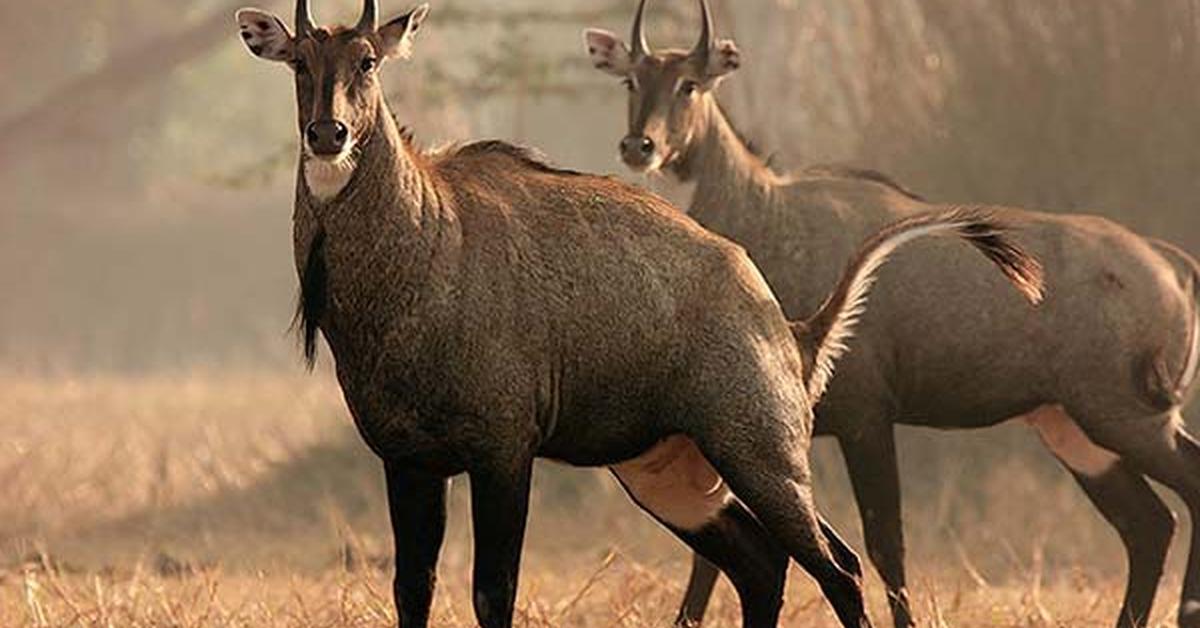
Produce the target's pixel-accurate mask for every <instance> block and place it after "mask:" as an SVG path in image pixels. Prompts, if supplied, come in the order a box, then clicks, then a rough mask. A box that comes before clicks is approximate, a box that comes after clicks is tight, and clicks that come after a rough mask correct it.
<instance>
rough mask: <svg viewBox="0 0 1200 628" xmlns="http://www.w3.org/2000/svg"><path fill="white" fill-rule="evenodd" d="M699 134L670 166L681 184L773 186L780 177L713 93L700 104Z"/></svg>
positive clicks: (696, 133) (706, 95)
mask: <svg viewBox="0 0 1200 628" xmlns="http://www.w3.org/2000/svg"><path fill="white" fill-rule="evenodd" d="M700 107H701V111H700V119H699V121H698V122H697V124H696V126H697V131H696V132H695V133H694V136H693V138H692V141H691V142H690V144H691V147H690V149H689V150H688V151H687V152H686V153H685V154H683V155H681V156H680V158H679V159H678V160H677V161H676V162H675V163H674V164H672V165H671V167H670V170H671V172H672V173H673V174H674V175H675V176H676V177H678V178H679V179H680V180H681V181H684V182H689V181H697V182H698V184H699V185H701V186H705V185H708V184H715V185H724V186H728V185H735V186H737V187H738V188H741V187H743V186H745V185H757V186H772V185H777V184H779V183H780V181H781V178H780V176H779V175H777V174H776V173H775V172H774V171H772V170H771V168H770V166H768V165H767V163H766V162H765V161H764V160H763V159H762V158H761V157H759V156H758V155H757V154H756V153H755V152H754V150H753V149H752V148H751V147H750V146H749V145H748V144H747V143H746V141H745V140H744V139H743V138H742V136H741V134H739V133H738V132H737V130H736V129H735V128H734V126H733V124H732V123H731V122H730V121H729V117H728V116H727V115H726V114H725V111H724V110H723V109H721V106H720V104H718V103H717V99H716V97H715V96H713V94H712V93H708V94H705V95H704V97H703V102H702V103H701V104H700Z"/></svg>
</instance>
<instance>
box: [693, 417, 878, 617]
mask: <svg viewBox="0 0 1200 628" xmlns="http://www.w3.org/2000/svg"><path fill="white" fill-rule="evenodd" d="M787 420H788V419H787V418H786V417H780V418H775V417H768V418H765V419H763V420H760V421H750V422H746V421H742V422H739V423H740V424H739V425H737V426H735V427H734V429H721V430H719V433H713V434H710V435H707V436H706V437H703V438H701V439H700V441H699V444H700V447H701V449H702V450H703V451H704V454H705V455H706V456H707V457H708V458H709V459H710V460H712V462H713V464H714V465H715V466H716V468H717V470H718V471H719V472H720V474H721V477H723V478H725V480H726V481H728V482H729V486H730V488H732V489H733V492H734V494H735V495H737V497H738V498H739V499H741V500H742V501H743V502H745V504H746V505H747V507H749V508H750V510H751V511H753V512H754V513H755V515H757V516H758V519H759V520H760V521H761V522H762V524H763V525H764V526H765V527H766V529H767V530H768V531H769V532H770V534H771V536H773V537H774V538H775V539H776V540H778V542H779V543H780V544H781V545H783V547H784V549H785V550H786V551H787V552H788V554H790V555H791V556H792V558H794V559H795V560H796V562H798V563H800V566H801V567H803V568H804V569H805V571H807V572H808V573H809V574H810V575H811V576H812V577H813V578H814V579H815V580H816V581H817V583H818V584H819V585H820V587H821V590H822V592H823V593H824V594H825V597H826V598H827V599H828V600H829V602H830V604H831V605H832V606H833V608H834V611H835V612H836V613H837V616H838V618H839V619H840V620H841V622H842V624H843V625H844V626H851V627H861V626H869V625H870V622H869V620H868V619H867V615H866V611H865V609H864V605H863V593H862V585H861V577H862V573H861V571H851V570H847V569H846V568H845V567H854V565H855V564H857V562H858V561H857V558H855V560H853V561H849V560H846V554H847V553H848V554H849V555H853V551H851V550H850V549H849V547H847V546H846V545H845V544H844V543H841V542H840V539H838V542H836V543H834V544H833V545H834V546H835V547H837V549H838V552H837V553H839V554H842V555H843V556H842V557H843V560H842V561H841V562H842V563H848V564H847V565H845V566H843V565H842V564H839V561H838V560H837V557H836V556H835V552H834V550H833V549H832V547H831V543H830V542H829V540H828V539H827V538H826V535H825V534H824V533H823V532H822V530H821V520H820V516H819V515H818V514H817V510H816V506H815V505H814V503H813V498H812V486H811V478H810V475H809V468H808V456H807V449H806V446H807V439H806V438H803V437H798V436H799V434H797V433H794V432H792V431H791V430H790V429H789V428H790V427H795V426H793V425H789V424H788V423H785V421H787ZM830 531H832V530H830Z"/></svg>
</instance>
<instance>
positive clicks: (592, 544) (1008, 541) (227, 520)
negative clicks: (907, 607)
mask: <svg viewBox="0 0 1200 628" xmlns="http://www.w3.org/2000/svg"><path fill="white" fill-rule="evenodd" d="M331 379H332V378H330V377H329V376H328V374H317V375H313V376H303V377H301V376H287V375H267V374H259V373H240V374H216V375H214V374H195V375H185V376H163V377H154V378H148V379H123V378H105V377H99V378H86V379H56V380H39V379H28V378H14V377H9V378H4V379H0V399H3V401H4V403H3V404H0V627H4V628H8V627H10V626H12V627H24V626H32V627H42V626H105V627H107V626H111V627H121V628H123V627H140V626H178V627H181V628H192V627H201V626H213V627H216V626H222V627H224V626H246V627H250V626H255V627H257V626H264V627H275V626H280V627H297V628H300V627H318V626H329V627H334V626H364V627H374V626H390V625H394V621H395V620H394V617H393V613H394V610H393V608H392V604H391V596H390V583H389V580H390V577H391V568H390V562H389V560H390V552H391V542H390V537H389V532H388V528H387V519H386V508H385V507H384V504H383V497H382V490H381V479H380V476H379V471H378V463H377V462H376V461H375V460H374V458H373V457H372V456H371V455H370V454H369V453H368V452H367V450H366V449H365V447H363V446H362V445H361V444H360V443H359V442H358V441H357V438H356V437H355V436H354V435H353V430H352V428H351V427H350V424H349V421H348V419H347V418H346V416H345V410H344V407H343V404H342V402H341V398H340V393H339V391H338V390H337V388H336V386H335V385H334V384H333V383H332V381H331ZM822 446H823V447H825V446H826V445H822ZM828 470H829V467H828V463H826V464H824V465H819V466H818V472H820V473H824V474H826V475H829V473H828ZM984 478H985V479H984V481H983V482H982V484H981V485H980V486H977V487H966V488H963V487H960V486H959V485H958V484H957V483H956V482H953V481H950V479H947V480H945V481H944V482H943V485H944V486H945V487H946V488H944V489H943V490H940V491H937V492H934V493H933V495H934V497H933V498H929V497H927V496H925V495H924V494H923V493H918V495H917V498H918V499H921V500H923V501H922V502H920V503H916V504H910V506H909V510H908V512H909V513H910V514H909V528H910V538H911V539H912V540H913V545H914V547H915V548H917V549H916V551H914V552H913V553H914V557H913V560H912V561H911V563H912V564H911V569H910V572H911V573H912V576H911V582H912V587H911V588H912V594H913V599H914V603H915V605H916V607H917V609H918V612H919V615H920V616H921V617H922V618H923V620H924V622H925V625H930V626H972V627H973V626H1080V627H1083V626H1096V625H1107V624H1110V623H1112V620H1113V618H1114V617H1115V613H1116V611H1117V607H1118V606H1119V604H1120V596H1121V593H1122V590H1123V578H1124V571H1123V569H1120V568H1117V569H1113V568H1112V564H1113V563H1114V562H1116V559H1118V557H1119V552H1120V550H1119V546H1118V545H1117V544H1116V543H1115V540H1108V539H1105V538H1104V537H1103V534H1107V533H1106V532H1103V528H1102V526H1101V527H1100V530H1101V532H1099V533H1097V532H1095V530H1094V528H1096V526H1097V525H1098V524H1097V523H1096V522H1095V521H1093V518H1094V517H1095V516H1094V515H1093V514H1091V513H1090V512H1088V511H1087V510H1086V509H1085V508H1082V509H1081V508H1080V507H1079V505H1078V504H1072V503H1071V502H1069V501H1065V499H1064V498H1063V497H1061V496H1062V495H1070V491H1069V490H1068V489H1069V488H1070V487H1069V486H1068V487H1066V488H1063V487H1062V486H1058V485H1054V486H1053V487H1050V488H1047V486H1046V480H1044V479H1042V478H1041V476H1039V475H1037V473H1036V472H1035V471H1030V470H1024V471H1022V470H1020V466H1019V465H1018V464H1013V465H1008V466H1006V465H997V466H996V470H995V472H994V475H987V476H984ZM838 481H840V480H837V479H836V478H834V479H832V480H831V479H829V478H826V479H825V480H823V483H822V484H823V488H822V489H821V492H823V493H825V495H822V497H823V499H824V502H825V504H826V505H827V506H828V507H829V510H831V511H832V517H833V518H834V519H835V520H837V521H838V525H839V526H840V527H842V528H844V529H846V533H847V536H848V538H851V539H852V540H853V541H854V542H855V545H856V546H859V547H861V545H860V544H859V543H858V538H859V536H858V534H857V532H856V531H855V530H853V529H852V528H853V527H854V526H853V519H852V518H851V517H848V516H847V515H846V508H847V503H848V502H847V499H846V497H845V495H844V494H841V491H842V490H843V489H840V488H838V484H837V482H838ZM464 488H465V483H456V485H455V490H454V491H453V493H452V499H451V503H452V508H451V524H450V533H449V536H448V540H447V544H446V548H445V551H444V554H443V560H442V564H441V569H440V574H441V583H440V589H439V595H438V598H437V602H436V613H435V616H436V619H437V621H436V625H439V626H472V625H474V624H473V614H472V612H471V604H470V599H471V596H470V586H469V573H470V560H471V547H470V526H469V517H468V516H467V514H466V513H467V505H466V501H467V500H466V499H465V496H466V491H465V490H463V489H464ZM1038 491H1041V492H1040V493H1039V492H1038ZM962 495H975V496H980V495H982V496H983V498H984V499H985V500H986V501H990V502H995V503H996V504H997V505H996V507H995V510H992V509H988V510H980V511H978V512H977V513H975V514H973V515H971V516H970V517H968V518H965V519H954V518H953V517H951V515H950V514H947V513H951V512H953V511H955V510H963V509H965V508H963V506H962V504H963V503H967V502H966V501H965V498H964V497H963V496H962ZM1031 495H1032V498H1031ZM1047 495H1050V496H1053V497H1054V498H1053V499H1047V498H1046V496H1047ZM926 501H928V502H930V503H925V502H926ZM1004 510H1007V512H1002V511H1004ZM1039 513H1040V514H1039ZM962 522H965V523H962ZM1048 522H1049V523H1048ZM1088 530H1091V531H1090V532H1088ZM1096 538H1100V539H1101V541H1102V542H1101V543H1100V544H1099V545H1096V546H1093V545H1092V543H1093V541H1094V540H1095V539H1096ZM526 545H527V551H526V555H525V559H524V571H523V574H522V582H521V594H520V600H519V603H518V609H517V613H518V621H517V625H520V626H534V627H549V626H581V627H589V628H590V627H613V626H617V627H620V626H627V627H649V626H669V625H670V623H671V620H672V619H673V618H674V614H675V609H676V605H677V603H678V601H679V599H680V597H681V595H682V587H683V583H684V581H685V576H686V573H687V569H688V565H689V561H688V556H687V553H686V552H685V551H683V550H682V549H681V548H680V546H679V545H678V544H677V543H676V542H675V541H674V540H673V539H671V538H670V537H669V536H668V535H667V534H665V533H664V532H663V531H662V530H660V529H659V528H658V527H657V526H656V525H655V524H653V523H652V522H649V521H648V520H647V519H646V518H645V517H643V516H642V515H641V514H639V513H638V512H637V511H636V509H635V508H633V507H632V506H630V505H629V504H628V502H627V500H626V499H625V498H624V496H623V495H622V494H621V493H620V491H619V490H618V489H616V488H615V487H614V485H613V482H612V481H611V480H610V479H609V478H607V477H606V476H605V474H604V473H603V472H596V471H573V470H567V469H562V468H561V467H552V466H547V467H542V469H541V471H540V472H539V474H538V481H537V482H536V485H535V496H534V505H533V509H532V515H531V520H530V531H529V535H528V539H527V544H526ZM1048 555H1054V556H1057V559H1056V560H1055V561H1053V566H1050V563H1051V562H1052V561H1049V560H1045V557H1046V556H1048ZM1089 555H1094V556H1096V559H1095V560H1094V561H1092V560H1086V561H1081V562H1084V563H1086V564H1078V565H1075V564H1063V563H1064V561H1069V560H1071V559H1072V557H1080V556H1082V557H1087V556H1089ZM995 564H1001V565H1005V567H1004V568H1002V569H997V568H996V567H995V566H994V565H995ZM1118 564H1119V563H1118ZM1175 573H1176V572H1175V571H1173V572H1172V575H1171V576H1169V577H1168V582H1167V583H1166V584H1165V585H1164V587H1163V594H1162V595H1160V604H1159V605H1158V609H1157V612H1156V615H1155V618H1156V621H1157V623H1156V625H1168V622H1167V618H1170V617H1173V615H1174V604H1175V602H1176V593H1175V592H1176V591H1178V585H1179V583H1178V581H1177V580H1178V578H1177V576H1176V575H1175ZM867 589H868V593H869V598H870V608H871V612H872V615H873V617H874V618H875V619H876V622H877V624H880V625H884V624H887V623H888V622H887V612H886V601H885V599H884V597H883V590H882V586H881V584H880V582H879V581H878V579H877V578H876V577H875V576H874V575H873V574H870V575H869V576H868V580H867ZM738 618H739V612H738V606H737V602H736V598H735V596H734V595H733V593H732V590H731V589H730V587H729V586H728V585H726V584H722V585H721V586H720V587H719V589H718V593H717V596H716V599H715V601H714V605H713V608H712V611H711V613H710V619H711V622H710V625H713V626H730V625H737V624H738ZM782 625H784V626H833V625H835V623H834V619H833V616H832V614H831V612H830V610H829V608H828V606H827V605H826V604H825V603H824V600H823V598H822V597H821V596H820V594H819V592H818V590H817V589H816V587H815V586H814V585H813V584H812V582H811V581H810V580H809V579H808V578H807V577H805V576H804V575H803V573H802V572H800V571H799V570H797V569H794V570H793V577H792V579H791V582H790V584H789V590H788V597H787V605H786V607H785V612H784V619H783V622H782Z"/></svg>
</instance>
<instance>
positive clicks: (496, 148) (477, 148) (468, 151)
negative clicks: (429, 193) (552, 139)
mask: <svg viewBox="0 0 1200 628" xmlns="http://www.w3.org/2000/svg"><path fill="white" fill-rule="evenodd" d="M493 155H500V156H504V157H508V158H509V159H512V160H514V161H517V162H519V163H520V164H522V165H524V166H526V167H528V168H530V169H533V170H536V171H538V172H545V173H548V174H559V175H566V176H573V177H574V176H585V175H584V174H583V173H582V172H579V171H576V170H570V169H568V168H559V167H557V166H553V165H551V164H550V163H548V162H547V161H546V158H545V156H544V155H542V154H541V153H540V152H538V151H537V150H535V149H533V148H527V147H525V146H517V145H515V144H509V143H508V142H505V141H502V140H484V141H481V142H472V143H470V144H463V145H462V146H459V147H457V148H454V149H451V150H450V151H448V152H447V154H446V156H445V159H472V158H477V157H488V156H493Z"/></svg>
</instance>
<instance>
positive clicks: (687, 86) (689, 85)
mask: <svg viewBox="0 0 1200 628" xmlns="http://www.w3.org/2000/svg"><path fill="white" fill-rule="evenodd" d="M699 89H700V84H699V83H697V82H696V81H684V82H682V83H680V84H679V93H680V94H683V95H684V96H691V95H692V94H695V93H696V92H697V91H698V90H699Z"/></svg>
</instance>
